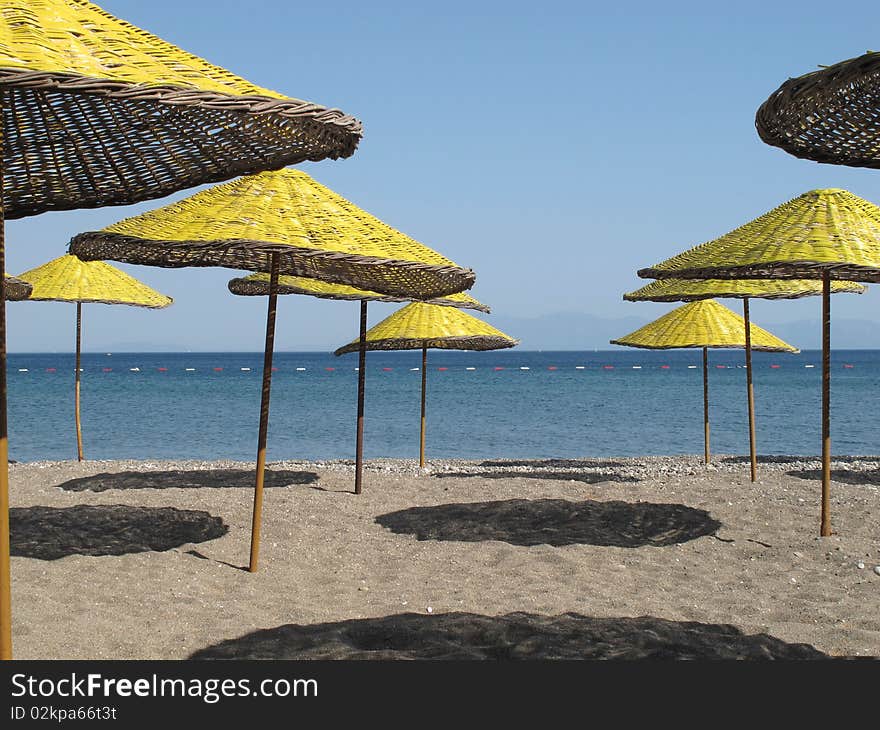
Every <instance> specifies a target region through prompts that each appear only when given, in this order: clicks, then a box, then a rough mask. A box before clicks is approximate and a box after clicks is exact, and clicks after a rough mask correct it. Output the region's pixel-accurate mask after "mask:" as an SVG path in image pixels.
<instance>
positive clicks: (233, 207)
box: [70, 169, 474, 299]
mask: <svg viewBox="0 0 880 730" xmlns="http://www.w3.org/2000/svg"><path fill="white" fill-rule="evenodd" d="M70 251H71V253H74V254H76V255H77V256H79V257H80V258H81V259H85V260H101V259H112V260H115V261H124V262H126V263H130V264H146V265H148V266H163V267H167V268H179V267H183V266H225V267H228V268H233V269H247V270H250V271H261V272H267V271H269V269H270V268H271V266H270V263H269V262H270V259H271V257H272V256H273V254H275V255H277V256H278V259H279V267H278V273H279V275H280V274H286V275H290V276H305V277H307V278H310V279H320V280H322V281H329V282H332V283H336V284H347V285H349V286H353V287H357V288H358V289H368V290H370V291H377V292H380V293H382V294H391V295H393V296H401V297H408V298H413V299H431V298H434V297H438V296H443V295H445V294H452V293H454V292H459V291H463V290H465V289H468V288H470V286H471V285H472V284H473V281H474V273H473V272H472V271H471V270H469V269H463V268H461V267H460V266H457V265H456V264H454V263H453V262H452V261H450V260H449V259H447V258H445V257H444V256H441V255H440V254H439V253H437V252H436V251H433V250H431V249H430V248H428V247H427V246H425V245H423V244H421V243H419V242H418V241H415V240H414V239H412V238H410V237H409V236H407V235H405V234H403V233H401V232H400V231H397V230H395V229H394V228H392V227H391V226H389V225H387V224H386V223H383V222H382V221H381V220H379V219H378V218H376V217H375V216H372V215H370V214H369V213H367V212H366V211H363V210H361V209H360V208H358V207H357V206H356V205H354V204H353V203H351V202H349V201H348V200H346V199H345V198H343V197H342V196H341V195H338V194H337V193H335V192H333V191H332V190H330V189H329V188H326V187H324V186H323V185H321V184H320V183H318V182H316V181H315V180H313V179H312V178H311V177H309V176H308V175H307V174H306V173H304V172H301V171H299V170H292V169H286V170H278V171H275V172H264V173H260V174H258V175H250V176H248V177H243V178H239V179H238V180H234V181H232V182H230V183H225V184H223V185H216V186H214V187H213V188H209V189H208V190H204V191H202V192H200V193H196V194H195V195H193V196H191V197H189V198H186V199H184V200H182V201H180V202H177V203H172V204H171V205H166V206H164V207H163V208H159V209H157V210H153V211H149V212H147V213H143V214H141V215H138V216H135V217H133V218H128V219H126V220H123V221H121V222H119V223H115V224H114V225H112V226H108V227H107V228H104V229H103V230H101V231H93V232H89V233H81V234H79V235H78V236H76V237H74V238H73V240H72V241H71V243H70Z"/></svg>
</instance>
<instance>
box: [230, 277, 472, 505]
mask: <svg viewBox="0 0 880 730" xmlns="http://www.w3.org/2000/svg"><path fill="white" fill-rule="evenodd" d="M270 279H271V277H270V276H269V275H268V274H251V275H250V276H246V277H244V278H241V279H232V280H231V281H230V282H229V284H228V286H229V291H231V292H232V293H233V294H237V295H239V296H265V295H267V294H269V293H270V291H269V289H270V283H271V282H270ZM278 293H279V294H305V295H309V296H313V297H319V298H321V299H341V300H354V301H360V303H361V304H360V310H361V315H360V338H359V340H358V352H359V356H360V357H359V367H358V392H357V429H356V434H357V437H356V442H355V467H354V493H355V494H360V493H361V492H362V490H363V467H364V395H365V390H366V370H367V368H366V357H367V348H366V334H367V302H370V301H379V302H404V301H407V300H406V299H404V298H402V297H393V296H389V295H387V294H379V293H378V292H371V291H364V290H363V289H355V288H354V287H351V286H346V285H345V284H330V283H328V282H326V281H318V280H317V279H306V278H305V277H301V276H281V277H279V278H278ZM429 303H430V304H440V305H443V306H449V307H460V308H462V309H478V310H480V311H481V312H486V313H488V312H489V307H488V306H486V305H485V304H482V303H481V302H478V301H477V300H476V299H474V298H473V297H472V296H470V295H469V294H467V293H465V292H458V293H456V294H448V295H446V296H445V297H437V298H435V299H431V300H429Z"/></svg>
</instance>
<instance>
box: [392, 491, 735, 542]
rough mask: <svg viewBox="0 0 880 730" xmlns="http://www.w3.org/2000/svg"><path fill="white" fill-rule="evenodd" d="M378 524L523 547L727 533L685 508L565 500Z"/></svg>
mask: <svg viewBox="0 0 880 730" xmlns="http://www.w3.org/2000/svg"><path fill="white" fill-rule="evenodd" d="M376 522H377V523H378V524H380V525H382V527H385V528H387V529H389V530H391V532H394V533H396V534H402V535H415V537H416V539H417V540H443V541H455V542H485V541H490V540H497V541H499V542H506V543H509V544H511V545H520V546H523V547H532V546H534V545H550V546H552V547H562V546H565V545H599V546H602V547H622V548H640V547H644V546H646V545H650V546H652V547H668V546H670V545H680V544H682V543H685V542H689V541H691V540H696V539H698V538H700V537H706V536H708V535H714V534H715V533H716V532H717V531H718V530H719V529H720V528H721V523H720V522H718V521H717V520H715V519H713V518H712V516H711V515H710V514H709V513H708V512H706V511H705V510H702V509H696V508H694V507H688V506H686V505H683V504H652V503H650V502H621V501H609V502H597V501H593V500H584V501H580V502H571V501H569V500H565V499H507V500H501V501H494V502H474V503H462V504H440V505H434V506H431V507H410V508H408V509H403V510H399V511H398V512H390V513H388V514H385V515H380V516H378V517H377V518H376Z"/></svg>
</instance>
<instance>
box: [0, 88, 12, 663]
mask: <svg viewBox="0 0 880 730" xmlns="http://www.w3.org/2000/svg"><path fill="white" fill-rule="evenodd" d="M5 101H6V94H5V92H4V91H3V90H0V113H2V111H3V105H4V103H5ZM3 155H4V139H3V127H2V125H0V659H12V580H11V574H10V571H9V428H8V421H7V414H6V277H5V275H4V273H3V272H5V271H6V230H5V229H6V220H5V212H4V210H3V195H2V190H3V168H2V164H3Z"/></svg>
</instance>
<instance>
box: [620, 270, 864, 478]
mask: <svg viewBox="0 0 880 730" xmlns="http://www.w3.org/2000/svg"><path fill="white" fill-rule="evenodd" d="M864 291H866V287H865V286H863V285H862V284H857V283H856V282H854V281H834V282H832V283H831V292H832V293H833V294H838V293H844V292H847V293H853V294H861V293H863V292H864ZM821 293H822V283H821V282H818V281H815V280H812V279H660V280H658V281H652V282H651V283H650V284H646V285H645V286H643V287H642V288H641V289H638V290H637V291H634V292H630V293H629V294H624V295H623V298H624V299H625V300H626V301H630V302H695V301H699V300H701V299H712V298H718V299H742V302H743V321H744V328H745V333H746V346H745V353H746V398H747V402H748V418H749V457H750V462H751V480H752V481H753V482H754V481H756V479H757V473H758V455H757V447H756V441H755V391H754V386H753V384H752V344H751V338H750V337H749V332H750V331H751V327H750V322H751V317H750V314H749V300H750V299H754V298H758V299H800V298H801V297H808V296H817V295H819V294H821Z"/></svg>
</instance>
